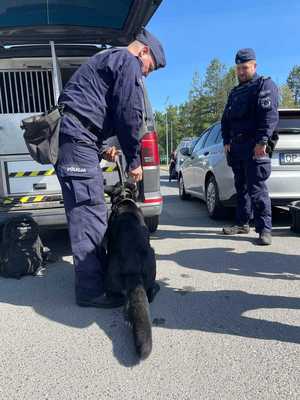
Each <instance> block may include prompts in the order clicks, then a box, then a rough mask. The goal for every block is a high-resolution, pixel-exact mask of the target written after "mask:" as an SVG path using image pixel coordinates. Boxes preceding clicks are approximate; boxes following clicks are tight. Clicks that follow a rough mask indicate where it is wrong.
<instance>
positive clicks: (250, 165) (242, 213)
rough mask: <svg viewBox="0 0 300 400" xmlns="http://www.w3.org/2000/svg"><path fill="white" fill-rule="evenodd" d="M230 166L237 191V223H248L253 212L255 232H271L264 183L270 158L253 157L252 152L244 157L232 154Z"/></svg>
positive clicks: (269, 165) (269, 208) (268, 202)
mask: <svg viewBox="0 0 300 400" xmlns="http://www.w3.org/2000/svg"><path fill="white" fill-rule="evenodd" d="M231 168H232V170H233V173H234V183H235V189H236V193H237V208H236V223H237V225H244V224H248V223H249V220H250V218H251V215H252V212H253V216H254V224H255V230H256V232H257V233H261V232H262V231H267V232H271V230H272V208H271V200H270V197H269V193H268V188H267V185H266V180H267V179H268V178H269V176H270V174H271V160H270V158H269V157H264V158H260V159H254V158H253V156H252V153H251V156H249V157H245V158H244V159H241V157H235V156H234V155H232V157H231Z"/></svg>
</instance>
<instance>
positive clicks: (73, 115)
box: [63, 107, 100, 136]
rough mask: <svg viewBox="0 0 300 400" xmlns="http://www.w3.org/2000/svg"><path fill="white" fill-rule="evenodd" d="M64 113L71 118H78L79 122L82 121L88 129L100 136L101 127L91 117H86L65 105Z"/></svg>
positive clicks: (81, 123)
mask: <svg viewBox="0 0 300 400" xmlns="http://www.w3.org/2000/svg"><path fill="white" fill-rule="evenodd" d="M63 115H69V116H70V117H71V118H73V119H75V120H77V122H79V123H80V125H82V126H83V127H84V128H85V129H87V130H88V131H89V132H91V133H93V134H94V135H96V136H98V135H99V133H100V129H99V128H97V127H96V125H94V124H93V123H92V122H91V121H90V120H89V119H87V118H86V117H83V116H82V115H80V114H79V113H78V112H76V111H74V110H72V109H70V108H67V107H64V109H63Z"/></svg>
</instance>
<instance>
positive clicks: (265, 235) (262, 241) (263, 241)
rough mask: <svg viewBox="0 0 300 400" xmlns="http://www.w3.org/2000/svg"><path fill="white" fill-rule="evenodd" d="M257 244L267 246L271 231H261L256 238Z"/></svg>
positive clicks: (270, 238)
mask: <svg viewBox="0 0 300 400" xmlns="http://www.w3.org/2000/svg"><path fill="white" fill-rule="evenodd" d="M257 244H259V245H260V246H269V245H270V244H272V234H271V232H266V231H262V232H261V233H260V234H259V238H258V239H257Z"/></svg>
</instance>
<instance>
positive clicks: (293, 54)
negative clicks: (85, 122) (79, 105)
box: [147, 0, 300, 111]
mask: <svg viewBox="0 0 300 400" xmlns="http://www.w3.org/2000/svg"><path fill="white" fill-rule="evenodd" d="M147 28H148V29H149V30H150V31H151V32H152V33H153V34H155V35H156V36H157V37H158V38H159V39H160V41H161V42H162V43H163V45H164V48H165V52H166V56H167V62H168V64H167V67H166V68H164V69H161V70H159V71H156V72H154V73H153V74H152V75H150V76H149V77H148V78H147V87H148V91H149V95H150V98H151V101H152V105H153V108H154V109H155V110H161V111H163V110H164V108H165V104H166V100H167V98H168V97H169V100H168V102H169V104H180V103H182V102H184V101H185V100H187V98H188V92H189V89H190V87H191V81H192V77H193V73H194V72H195V71H198V72H199V73H200V75H201V77H204V74H205V70H206V67H207V66H208V64H209V63H210V61H211V60H212V59H213V58H218V59H219V60H220V61H221V62H222V63H224V64H225V65H226V66H228V67H229V66H232V65H234V57H235V53H236V51H237V50H238V49H239V48H242V47H253V48H254V49H255V51H256V57H257V63H258V73H260V74H262V75H268V76H271V77H272V78H273V80H274V81H275V82H276V83H277V84H282V83H285V81H286V78H287V76H288V73H289V72H290V70H291V69H292V67H293V66H294V65H299V64H300V0H289V1H287V0H251V1H248V2H242V1H240V0H227V1H225V0H209V1H203V0H198V1H197V0H193V1H192V0H163V2H162V4H161V6H160V7H159V9H158V10H157V12H156V13H155V14H154V16H153V18H152V19H151V21H150V23H149V24H148V26H147Z"/></svg>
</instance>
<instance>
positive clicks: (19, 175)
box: [8, 168, 55, 178]
mask: <svg viewBox="0 0 300 400" xmlns="http://www.w3.org/2000/svg"><path fill="white" fill-rule="evenodd" d="M52 175H55V169H54V168H51V169H47V170H45V171H19V172H10V173H9V174H8V177H9V178H23V177H25V176H31V177H34V176H52Z"/></svg>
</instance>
